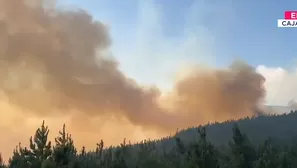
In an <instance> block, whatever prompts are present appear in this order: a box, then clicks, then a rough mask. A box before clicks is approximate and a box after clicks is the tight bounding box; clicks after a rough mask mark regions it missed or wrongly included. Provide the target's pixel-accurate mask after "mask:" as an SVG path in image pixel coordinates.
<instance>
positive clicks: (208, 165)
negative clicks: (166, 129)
mask: <svg viewBox="0 0 297 168" xmlns="http://www.w3.org/2000/svg"><path fill="white" fill-rule="evenodd" d="M198 133H199V135H200V140H199V141H198V142H196V143H194V144H193V145H192V146H191V147H190V149H189V152H188V157H187V158H188V161H189V165H188V166H189V167H191V168H196V167H199V168H218V167H219V162H218V152H217V151H216V149H215V147H214V146H213V145H212V144H211V143H209V142H208V141H207V140H206V129H205V127H202V128H199V129H198Z"/></svg>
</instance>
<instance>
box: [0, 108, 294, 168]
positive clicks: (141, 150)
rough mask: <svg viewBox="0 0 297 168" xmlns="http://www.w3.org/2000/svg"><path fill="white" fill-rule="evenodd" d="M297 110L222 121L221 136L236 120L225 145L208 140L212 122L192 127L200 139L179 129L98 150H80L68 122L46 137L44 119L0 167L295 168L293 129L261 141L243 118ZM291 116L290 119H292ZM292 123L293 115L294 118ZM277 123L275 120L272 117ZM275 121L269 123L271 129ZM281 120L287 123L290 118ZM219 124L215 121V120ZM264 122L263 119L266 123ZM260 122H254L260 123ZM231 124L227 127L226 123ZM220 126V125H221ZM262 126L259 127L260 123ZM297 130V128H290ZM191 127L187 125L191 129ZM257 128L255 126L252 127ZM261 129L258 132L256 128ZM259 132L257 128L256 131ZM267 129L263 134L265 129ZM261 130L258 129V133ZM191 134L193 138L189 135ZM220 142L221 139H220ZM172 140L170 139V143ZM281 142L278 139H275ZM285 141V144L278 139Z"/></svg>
mask: <svg viewBox="0 0 297 168" xmlns="http://www.w3.org/2000/svg"><path fill="white" fill-rule="evenodd" d="M296 114H297V113H296V112H292V113H290V114H284V115H280V116H260V117H253V118H246V119H242V120H240V121H239V122H234V121H229V122H225V123H222V124H219V125H221V130H220V131H221V132H220V135H221V136H222V139H224V138H225V137H226V136H225V135H224V134H225V132H223V130H224V129H222V128H224V124H229V125H232V127H231V129H230V132H231V137H230V139H229V142H228V143H227V144H225V145H214V144H213V143H212V142H211V141H210V140H208V139H209V138H207V137H208V131H209V130H211V127H212V126H214V125H206V126H203V127H198V128H192V129H190V131H193V130H195V131H196V133H197V135H199V137H198V138H196V139H192V140H191V141H190V140H184V139H185V138H182V136H181V135H183V134H184V133H185V132H187V131H181V132H179V133H178V134H176V135H175V136H173V137H167V138H164V139H162V140H156V141H150V140H148V141H142V142H140V143H138V144H134V145H132V144H129V143H128V144H127V143H126V141H125V140H124V141H123V143H122V144H120V145H119V146H117V147H109V148H105V147H104V142H103V141H102V140H101V141H100V142H99V143H98V144H97V148H96V149H95V150H94V151H88V152H87V151H86V149H85V148H84V147H83V148H82V149H77V148H76V147H75V146H74V141H73V139H72V138H71V136H70V134H68V133H67V132H66V129H65V125H64V126H63V129H62V130H61V131H59V136H58V137H57V138H56V139H55V142H54V143H51V142H50V141H48V139H47V137H48V134H49V129H48V127H47V126H46V125H45V123H44V122H43V124H42V125H41V127H40V128H38V129H37V130H36V133H35V135H34V136H32V137H31V138H30V139H29V140H30V145H29V147H22V145H21V144H19V145H18V146H17V147H16V149H15V150H14V151H13V155H12V157H11V158H10V159H9V161H8V163H7V164H4V163H3V160H2V159H1V160H0V161H1V163H0V167H9V168H296V167H297V141H294V140H293V139H292V138H293V132H290V136H291V140H292V141H291V142H290V143H289V141H279V139H278V140H276V139H277V138H276V139H274V138H271V137H269V136H267V137H266V140H263V141H262V142H261V143H260V141H258V142H257V143H252V141H251V140H250V138H249V136H247V134H245V133H243V132H244V131H242V130H241V127H242V125H244V124H243V123H244V122H245V121H249V122H251V123H252V122H254V123H255V121H257V122H258V120H260V121H266V119H267V122H268V120H276V119H280V118H282V117H283V118H284V117H291V118H294V117H295V123H297V122H296V121H297V120H296V119H297V117H296ZM291 120H292V119H291ZM292 122H293V120H292ZM271 123H273V122H271ZM274 124H275V125H276V126H274V127H270V129H272V130H271V131H275V130H274V128H275V127H278V126H279V124H277V123H274ZM283 124H287V125H288V124H289V127H290V128H291V127H292V125H290V122H289V121H288V120H287V122H286V123H285V122H284V123H283ZM215 125H217V124H215ZM264 125H265V124H264ZM258 126H260V125H256V127H253V129H254V128H257V127H258ZM228 128H229V126H228ZM217 129H218V128H217ZM258 129H260V130H261V128H260V127H258ZM291 129H295V130H296V127H295V128H291ZM188 131H189V130H188ZM254 131H255V130H254ZM258 132H259V131H258ZM258 134H259V133H256V132H254V135H258ZM263 134H265V133H264V132H263ZM259 135H260V134H259ZM188 139H189V138H188ZM216 140H217V141H219V140H220V138H219V137H218V139H216ZM169 142H170V143H169ZM276 142H278V143H276ZM280 142H281V143H280Z"/></svg>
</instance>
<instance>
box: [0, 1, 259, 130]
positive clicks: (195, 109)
mask: <svg viewBox="0 0 297 168" xmlns="http://www.w3.org/2000/svg"><path fill="white" fill-rule="evenodd" d="M26 2H28V1H21V0H1V1H0V80H1V83H0V88H1V91H2V92H3V95H2V98H3V99H2V100H3V101H6V102H9V103H10V104H11V105H14V106H16V107H18V108H21V109H22V112H28V113H26V115H28V116H30V115H31V116H38V117H53V116H65V117H68V118H70V120H71V121H72V123H73V125H76V126H77V125H79V126H77V128H78V127H83V126H84V127H87V126H90V127H91V125H92V124H91V121H90V120H91V119H95V118H97V119H98V121H99V120H100V122H101V121H102V122H104V121H108V119H111V118H121V120H125V121H126V120H127V121H128V122H130V123H132V124H133V125H135V126H140V127H143V128H144V129H146V128H153V129H154V130H163V131H174V130H176V129H177V128H185V127H188V126H193V125H198V124H201V123H205V122H208V121H221V120H226V119H231V118H238V117H242V116H247V115H252V114H254V111H255V109H256V108H257V107H258V105H259V104H261V101H262V99H263V98H264V93H265V92H264V88H263V82H264V78H263V77H262V76H261V75H260V74H258V73H256V72H255V70H254V69H253V68H252V67H250V66H248V65H246V64H244V63H238V62H236V63H234V64H232V66H231V67H230V68H229V69H199V68H198V69H194V70H193V71H192V72H191V74H189V75H188V76H186V77H185V78H183V79H181V80H179V81H177V83H176V84H175V85H174V89H173V92H172V93H171V94H170V95H169V96H167V97H166V98H164V99H162V102H159V98H160V91H159V90H158V89H156V88H149V89H147V88H143V87H141V86H139V85H137V83H136V82H135V81H133V80H132V79H129V78H128V77H126V76H125V75H124V74H123V73H122V72H121V71H119V69H118V63H117V62H116V61H114V60H112V59H111V58H108V57H106V56H105V55H104V53H105V51H107V50H108V48H109V46H110V44H111V41H110V39H109V35H108V29H107V27H106V26H105V25H104V24H102V23H100V22H98V21H95V20H94V19H93V18H92V16H91V15H89V14H88V13H86V12H85V11H83V10H62V9H55V10H53V9H51V8H46V7H45V6H44V5H43V4H42V3H35V4H34V5H32V3H26ZM36 2H39V1H36ZM131 59H133V58H131ZM169 103H170V104H169ZM160 104H166V105H167V106H165V105H164V106H162V105H160ZM168 104H169V105H168ZM25 109H27V110H25ZM2 113H4V112H3V111H2ZM102 122H101V123H102ZM96 124H97V123H96ZM93 125H94V124H93ZM89 129H90V128H89ZM115 129H117V128H115ZM92 131H93V133H94V132H95V131H96V130H92ZM97 131H99V130H97Z"/></svg>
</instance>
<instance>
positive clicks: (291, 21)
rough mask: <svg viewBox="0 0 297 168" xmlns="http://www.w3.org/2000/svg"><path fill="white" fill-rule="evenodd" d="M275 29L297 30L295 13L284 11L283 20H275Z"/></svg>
mask: <svg viewBox="0 0 297 168" xmlns="http://www.w3.org/2000/svg"><path fill="white" fill-rule="evenodd" d="M277 27H296V28H297V11H286V12H285V19H278V20H277Z"/></svg>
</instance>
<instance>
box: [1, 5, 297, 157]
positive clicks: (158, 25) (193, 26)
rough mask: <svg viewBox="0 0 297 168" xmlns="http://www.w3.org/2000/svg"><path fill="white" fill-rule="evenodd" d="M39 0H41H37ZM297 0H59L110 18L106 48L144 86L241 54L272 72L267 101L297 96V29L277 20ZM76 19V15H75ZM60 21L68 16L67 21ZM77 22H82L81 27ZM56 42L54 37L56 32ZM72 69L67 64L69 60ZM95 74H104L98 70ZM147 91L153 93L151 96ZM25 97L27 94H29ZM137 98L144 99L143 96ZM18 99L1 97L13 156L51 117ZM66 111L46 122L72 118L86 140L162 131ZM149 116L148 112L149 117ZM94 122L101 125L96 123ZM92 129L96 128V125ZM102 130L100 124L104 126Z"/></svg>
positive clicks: (166, 84) (221, 64)
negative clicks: (26, 109) (31, 112)
mask: <svg viewBox="0 0 297 168" xmlns="http://www.w3.org/2000/svg"><path fill="white" fill-rule="evenodd" d="M30 1H31V0H30ZM32 1H33V0H32ZM36 1H37V2H39V1H40V0H36ZM4 2H5V1H4ZM6 2H8V1H6ZM14 2H17V0H15V1H14ZM47 2H49V1H47ZM50 2H52V1H50ZM296 5H297V3H296V2H295V3H294V1H290V0H287V1H282V2H281V1H276V0H274V1H270V3H269V4H268V3H264V2H263V1H260V2H256V1H238V0H237V1H235V0H224V1H219V0H209V1H206V0H204V1H203V0H162V1H161V0H125V1H124V0H96V1H95V0H92V1H91V0H59V1H58V6H59V7H62V8H73V7H76V8H81V9H84V10H86V11H87V12H88V13H90V14H92V16H93V17H94V19H95V20H97V21H100V22H103V23H104V24H106V25H108V27H109V35H110V38H111V40H112V45H111V48H110V49H109V51H108V52H107V53H110V57H113V58H114V59H115V60H117V62H118V64H119V68H120V70H121V71H120V72H124V74H125V75H126V76H128V77H131V78H133V79H135V80H136V81H137V82H138V83H139V84H140V85H139V86H143V85H157V87H159V88H160V89H161V90H162V91H163V92H166V91H170V89H171V87H172V85H173V84H175V83H176V80H177V79H178V78H179V77H180V76H182V75H184V74H185V73H186V72H187V71H188V70H191V67H192V66H202V67H205V66H207V67H215V68H227V67H228V66H229V65H231V63H232V62H233V61H234V60H236V59H241V60H243V61H245V62H247V63H248V64H250V65H252V66H253V67H255V68H256V70H257V72H259V73H260V74H262V75H263V76H264V77H265V79H266V82H265V89H266V91H267V95H266V98H265V100H266V104H269V105H287V103H288V102H289V101H290V100H291V99H296V100H297V93H296V90H297V66H296V63H297V59H296V57H295V56H296V54H297V52H296V51H295V50H294V49H295V48H294V47H293V45H295V43H293V42H294V40H295V39H296V37H297V34H296V31H297V29H294V28H277V19H283V17H284V11H286V10H297V7H296ZM0 6H1V5H0ZM25 9H26V8H25ZM6 10H7V9H6ZM0 11H1V10H0ZM4 11H5V10H4ZM25 13H26V11H25ZM24 16H25V17H24V18H26V16H27V17H29V16H31V15H24ZM29 18H30V17H29ZM33 18H35V17H33ZM80 19H81V18H80ZM25 21H32V20H30V19H28V20H25ZM33 21H34V19H33ZM72 21H73V20H72ZM73 22H74V23H76V22H75V21H73ZM16 23H17V22H16ZM30 23H31V22H30ZM58 23H59V24H61V23H60V22H58ZM77 23H81V20H79V19H78V22H77ZM13 25H14V23H13ZM28 25H29V27H30V26H31V25H33V26H34V24H28ZM37 25H38V24H37ZM62 25H64V24H62ZM65 25H66V26H69V25H73V24H71V23H69V24H65ZM65 25H64V26H65ZM82 27H84V26H82ZM47 28H48V30H51V29H50V28H51V27H47ZM66 28H68V27H66ZM73 29H74V30H75V28H73ZM78 29H79V27H78ZM22 30H23V29H22ZM30 30H32V31H34V29H30ZM67 30H69V29H67ZM88 30H89V29H88ZM90 30H92V29H90ZM2 31H3V30H2ZM92 31H94V32H96V31H95V30H92ZM73 32H75V31H69V34H70V35H69V36H71V35H72V34H71V33H73ZM94 32H87V33H85V34H86V35H85V36H84V34H83V35H82V34H79V33H81V32H79V33H78V37H83V38H84V39H82V40H85V44H89V43H90V41H89V40H90V39H91V41H92V38H90V39H87V38H86V37H88V38H89V37H90V36H88V35H89V34H92V33H94ZM32 34H33V35H36V34H38V32H33V33H32ZM76 35H77V34H76ZM46 37H48V36H46ZM49 37H50V39H51V40H52V38H54V36H49ZM71 37H72V36H71ZM3 39H4V38H3ZM37 39H38V38H37ZM4 40H5V39H4ZM30 40H31V39H30ZM24 41H25V42H26V43H27V41H28V40H24ZM33 41H34V38H32V41H31V42H32V43H31V44H32V45H33V46H34V47H35V48H38V47H36V46H39V45H38V44H39V42H35V43H34V42H33ZM44 41H45V42H46V41H47V40H43V41H42V42H40V43H41V46H42V44H44V43H43V42H44ZM0 42H1V41H0ZM49 42H51V41H50V40H49ZM88 42H89V43H88ZM78 43H79V45H78V46H81V45H80V41H77V40H76V41H75V44H78ZM2 44H7V43H6V42H4V43H2ZM45 44H47V43H45ZM28 46H30V45H28ZM45 46H48V45H45ZM50 46H51V45H50ZM86 46H87V47H88V45H85V46H83V47H86ZM83 47H82V48H83ZM35 48H34V49H35ZM77 48H78V49H77V50H79V48H80V47H77ZM1 49H3V48H0V52H1ZM29 49H30V48H29ZM38 49H39V48H38ZM70 50H71V51H72V50H73V51H77V50H76V47H71V48H70ZM13 51H17V47H14V48H13ZM30 51H31V50H30ZM33 51H35V50H33ZM36 51H39V50H36ZM49 51H52V50H49ZM75 53H76V52H75ZM78 53H79V52H78ZM47 54H50V53H49V52H47ZM82 55H84V54H82ZM3 56H6V55H3ZM33 56H35V55H33ZM38 56H40V55H38ZM40 58H47V57H46V54H42V55H41V56H40ZM50 58H51V57H50ZM53 58H60V57H53ZM45 60H47V59H45ZM29 61H30V60H29ZM53 62H54V63H56V62H59V61H53ZM33 63H34V62H33ZM46 63H48V62H46ZM49 63H51V62H49ZM67 63H68V65H69V66H68V67H70V69H71V67H72V66H71V62H70V61H68V62H67ZM60 65H61V64H60ZM63 65H64V64H63ZM83 65H84V64H83ZM65 67H66V66H65ZM65 69H67V67H66V68H65ZM82 69H83V68H82ZM68 70H69V68H68ZM72 70H73V69H71V70H70V71H72ZM96 70H97V69H96ZM2 71H3V70H2ZM70 71H65V72H70ZM73 71H74V70H73ZM55 72H57V71H55ZM58 72H59V73H56V75H57V74H60V72H64V71H58ZM61 74H63V73H61ZM98 74H99V75H98V76H99V77H101V75H102V74H100V73H98ZM120 74H121V73H120ZM29 75H30V74H29ZM92 75H94V74H91V75H90V76H92ZM103 75H104V74H103ZM107 75H108V74H107ZM87 76H88V75H87ZM94 76H95V77H98V76H96V75H94ZM239 76H240V75H239ZM21 77H22V78H21V79H23V80H24V79H25V82H26V81H30V82H32V81H31V78H24V77H23V76H22V75H21ZM33 77H35V76H33ZM58 79H60V78H58ZM111 79H114V78H111ZM198 79H199V78H198ZM200 79H207V78H200ZM211 79H212V78H211ZM116 81H117V80H116ZM223 81H224V80H223ZM238 81H239V82H242V81H246V80H244V79H243V80H242V78H239V80H238ZM202 82H203V81H202ZM205 83H207V82H205ZM246 83H247V84H246V85H245V86H249V85H248V84H249V83H250V81H248V82H246ZM59 84H60V83H59ZM124 84H125V83H124ZM196 84H197V85H198V87H196ZM207 84H208V85H209V86H211V84H209V83H207ZM9 86H11V85H9ZM115 86H116V85H115ZM188 86H191V85H185V87H184V88H183V89H184V90H185V91H186V92H187V94H189V92H190V93H192V94H196V93H197V92H191V91H189V90H191V87H190V88H187V87H188ZM199 86H203V83H195V86H194V87H195V88H194V89H193V90H195V89H196V88H198V91H203V90H207V89H205V88H203V89H199V88H201V87H199ZM236 86H238V85H236ZM239 86H242V85H239ZM67 89H68V85H67ZM67 89H66V90H67ZM69 90H70V91H73V90H71V87H70V88H69ZM132 90H133V89H132ZM235 90H236V89H235ZM25 91H26V90H25ZM75 91H77V92H75ZM75 91H74V92H75V93H78V92H79V91H81V92H82V93H91V94H89V95H90V97H92V96H94V95H95V94H96V93H97V92H90V91H89V88H87V91H88V92H83V91H85V90H83V89H81V90H80V89H77V90H75ZM99 91H101V90H100V88H99ZM136 91H139V92H142V91H143V90H139V89H136ZM211 91H212V90H211ZM233 91H234V90H233ZM139 92H137V93H139ZM214 92H215V90H214ZM21 93H23V92H21ZM33 93H34V92H32V93H29V94H32V95H33ZM108 93H111V94H112V93H113V92H108ZM119 93H123V92H119ZM124 93H125V92H124ZM200 93H201V92H200ZM202 93H204V92H202ZM208 93H209V92H208ZM211 93H213V92H211ZM228 94H229V92H228ZM234 94H235V95H237V94H236V93H234V92H233V94H231V93H230V95H234ZM16 95H17V94H16ZM83 95H85V94H83ZM140 95H141V94H140ZM190 95H191V94H190ZM196 95H198V96H197V97H199V98H200V97H202V99H203V100H205V96H204V95H206V96H209V95H210V96H213V97H215V98H216V95H215V94H213V95H212V94H196ZM201 95H203V96H201ZM223 95H225V94H223ZM238 95H245V93H243V94H238ZM30 96H31V95H30ZM85 96H87V97H88V95H85ZM125 96H126V97H125ZM94 97H96V98H98V97H100V96H97V95H96V96H94ZM101 97H104V95H103V96H102V95H101ZM115 97H119V101H122V100H124V102H127V101H126V98H127V100H129V95H124V94H121V95H120V96H119V95H117V96H115ZM123 97H125V98H123ZM169 97H170V96H169ZM213 97H211V98H213ZM221 97H222V96H221ZM231 97H232V96H231ZM30 98H33V99H34V98H36V99H37V97H34V96H31V97H30ZM46 98H47V97H45V98H44V99H46ZM130 98H131V97H130ZM132 98H133V94H132ZM148 98H150V97H149V96H148ZM232 98H233V97H232ZM25 99H26V100H27V98H26V97H25ZM136 99H137V100H138V98H137V97H136ZM223 99H224V100H226V96H225V97H223ZM67 100H68V99H67ZM78 100H80V99H78ZM92 100H93V99H92ZM96 100H97V99H96ZM96 100H95V101H96ZM133 100H134V99H133ZM253 100H254V99H253ZM82 102H83V101H82ZM92 102H94V101H92ZM98 102H101V101H98ZM136 102H137V101H136ZM140 102H141V101H140ZM148 102H150V100H149V99H148ZM197 102H199V101H197ZM241 102H244V103H246V101H241ZM34 103H35V102H34ZM183 103H184V102H183ZM183 103H181V104H182V105H183V106H184V105H185V104H183ZM211 103H212V104H211V107H214V108H216V107H218V108H221V107H220V106H215V105H213V102H212V101H211ZM35 104H37V105H36V106H38V105H39V104H38V103H35ZM35 104H34V105H35ZM73 104H75V105H76V104H80V103H78V102H76V103H73ZM97 104H99V105H100V103H97V102H96V105H97ZM132 104H133V105H134V106H138V105H141V103H132ZM189 104H190V105H191V102H189ZM233 104H235V105H238V104H237V103H234V101H232V105H233ZM11 105H12V104H11V102H10V101H8V103H7V102H5V103H4V102H0V111H3V113H1V114H0V115H2V117H0V118H3V120H1V122H0V123H1V124H0V130H1V131H6V132H8V134H9V135H10V136H7V138H2V139H1V143H0V144H4V146H0V148H1V150H4V153H5V154H6V156H8V154H10V153H11V150H12V148H13V147H14V145H15V144H17V143H18V142H19V141H21V142H24V141H26V140H27V137H28V134H29V133H31V132H32V133H33V132H34V131H35V128H36V127H37V126H39V125H40V122H41V120H42V119H44V117H39V116H32V118H30V117H28V115H25V114H26V113H24V114H23V113H22V112H23V111H22V110H23V109H22V110H19V109H17V108H14V106H11ZM42 105H43V104H40V106H42ZM149 105H150V104H149ZM38 107H39V106H38ZM96 107H97V106H96ZM127 107H128V106H127ZM207 107H209V106H207ZM132 109H134V108H132ZM135 109H137V108H135ZM129 110H130V109H129ZM129 110H128V111H129ZM144 110H150V108H145V109H144ZM220 110H221V109H220ZM7 111H9V113H7ZM41 111H42V110H41ZM140 111H141V110H140ZM196 111H199V110H196ZM201 111H203V110H201ZM214 111H219V110H214ZM226 111H227V110H226ZM4 112H5V113H4ZM21 114H22V115H21ZM131 114H134V113H131ZM143 114H146V113H143ZM154 114H155V113H154ZM203 114H204V113H203ZM205 114H206V113H205ZM130 116H136V115H130ZM67 117H68V116H67ZM67 117H66V118H65V117H64V118H63V117H61V118H57V117H52V116H49V117H48V118H45V119H46V123H47V124H48V125H49V126H50V128H51V130H53V132H56V131H57V130H59V129H60V128H61V125H62V124H63V123H65V122H66V125H70V127H69V128H70V129H69V130H70V132H73V135H74V139H77V140H78V144H79V145H82V144H93V145H95V142H97V140H98V139H100V138H103V139H107V140H108V141H107V142H108V143H110V144H115V143H116V144H118V142H121V141H122V139H123V138H124V137H126V136H129V137H126V138H128V139H129V138H130V139H133V138H134V140H140V139H144V138H147V137H159V135H158V134H157V133H155V132H154V131H153V132H145V131H144V130H143V129H142V128H141V127H136V125H137V124H136V125H135V124H131V123H130V122H129V121H126V120H122V118H120V119H118V118H115V119H114V118H111V119H110V120H107V119H106V120H105V118H103V119H102V120H100V123H101V125H100V124H98V123H99V122H98V120H96V122H95V119H98V118H95V119H94V123H93V122H91V121H93V120H88V119H89V118H83V116H79V115H77V116H76V115H74V119H77V120H79V121H82V120H83V122H82V123H83V125H82V124H76V123H78V121H77V122H73V123H72V122H71V121H72V120H73V118H71V117H69V118H67ZM72 117H73V116H72ZM75 117H77V118H75ZM112 117H113V116H112ZM199 117H200V116H199ZM24 118H25V120H24ZM41 118H42V119H41ZM143 118H144V117H143ZM143 118H142V119H143ZM147 118H148V116H146V118H145V119H147ZM156 118H157V119H158V118H161V117H160V116H158V117H156ZM201 118H203V117H201ZM92 119H93V118H92ZM191 119H193V118H191ZM103 120H104V122H103ZM167 120H168V118H166V121H167ZM86 121H88V122H86ZM106 121H108V122H106ZM158 121H162V123H165V122H164V121H165V120H158ZM168 121H169V120H168ZM15 123H19V124H18V125H15ZM71 123H72V125H71ZM122 123H124V124H122ZM81 127H84V128H85V129H86V128H87V127H90V128H91V127H92V128H93V127H94V130H93V129H92V131H93V132H91V131H90V132H86V131H85V130H82V128H81ZM95 128H96V129H98V130H96V129H95ZM99 129H100V130H99ZM87 130H88V131H89V128H88V129H87ZM109 130H115V132H112V133H110V131H109ZM98 131H99V132H100V134H99V132H98ZM94 132H96V133H94ZM126 132H129V135H127V134H125V133H126ZM166 135H167V134H166ZM52 136H54V135H52ZM101 136H103V137H101ZM80 137H81V138H80ZM84 137H89V138H88V139H85V138H84ZM7 144H13V146H10V147H9V148H8V147H6V145H7Z"/></svg>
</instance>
